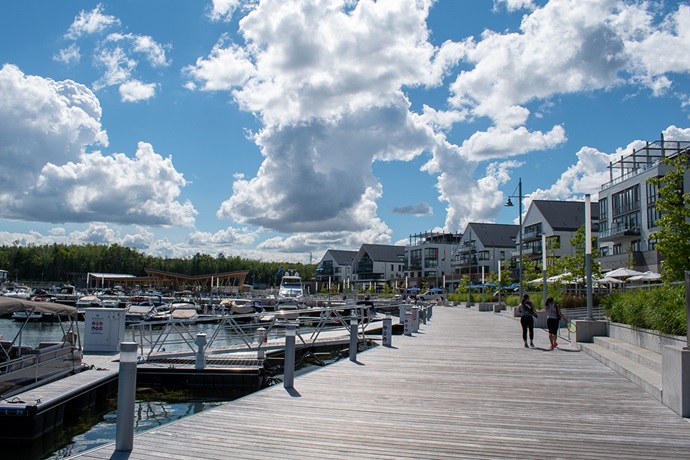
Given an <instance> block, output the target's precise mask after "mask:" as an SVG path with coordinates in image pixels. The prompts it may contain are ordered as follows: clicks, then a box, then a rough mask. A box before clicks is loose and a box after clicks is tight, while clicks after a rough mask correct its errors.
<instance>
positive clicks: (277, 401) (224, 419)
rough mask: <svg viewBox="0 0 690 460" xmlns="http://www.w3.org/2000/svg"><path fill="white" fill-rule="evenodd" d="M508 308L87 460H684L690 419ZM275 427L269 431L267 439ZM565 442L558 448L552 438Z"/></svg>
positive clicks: (470, 314) (442, 320)
mask: <svg viewBox="0 0 690 460" xmlns="http://www.w3.org/2000/svg"><path fill="white" fill-rule="evenodd" d="M519 334H520V332H519V325H518V324H517V322H516V321H515V319H514V318H513V317H512V315H506V314H493V313H488V312H479V311H478V310H476V309H470V308H458V307H445V308H435V309H434V315H433V317H432V319H431V321H430V322H429V323H428V324H427V325H425V326H420V330H419V333H417V334H414V335H412V336H405V335H402V336H395V338H394V341H393V344H392V346H391V347H381V346H379V347H374V348H371V349H369V350H367V351H366V352H363V353H360V354H358V355H357V360H356V362H352V361H347V360H343V361H340V362H337V363H335V364H332V365H330V366H328V367H326V368H323V369H320V370H317V371H316V372H311V373H308V374H305V375H302V376H299V377H298V378H297V379H296V380H295V384H294V388H293V389H292V390H287V389H285V388H283V387H282V386H271V387H269V388H266V389H263V390H261V391H258V392H255V393H253V394H251V395H248V396H246V397H243V398H240V399H238V400H236V401H233V402H231V403H228V404H224V405H222V406H219V407H216V408H213V409H211V410H209V411H205V412H203V413H201V414H197V415H195V416H193V417H187V418H185V419H181V420H178V421H176V422H173V423H171V424H168V425H166V426H163V427H160V428H156V429H153V430H150V431H147V432H145V433H142V434H139V435H137V436H136V437H135V438H134V448H133V450H132V451H131V452H116V451H115V449H114V445H113V444H110V445H107V446H103V447H100V448H98V449H94V450H92V451H89V452H85V453H81V454H79V455H77V456H75V457H74V458H79V459H125V458H126V459H132V460H135V459H151V458H167V459H185V458H190V457H194V458H200V459H211V458H214V459H215V458H334V459H335V458H344V457H351V456H353V455H356V456H357V458H578V459H579V458H620V459H624V458H625V459H631V458H650V459H651V458H655V459H658V458H673V459H677V458H685V457H687V452H688V451H689V450H688V449H690V424H688V422H687V421H686V420H685V419H683V418H682V417H679V416H678V415H676V414H675V413H673V412H672V411H671V410H669V409H668V408H667V407H665V406H664V405H662V404H661V403H660V402H659V401H657V400H656V399H654V398H653V397H652V396H650V395H649V394H647V393H646V392H644V391H643V390H641V389H640V388H639V387H637V386H636V385H634V384H633V383H631V382H630V381H629V380H627V379H626V378H624V377H622V376H621V375H619V374H618V373H616V372H615V371H613V370H611V369H610V368H608V367H607V366H605V365H604V364H602V363H600V362H598V361H596V360H594V359H592V358H591V357H589V356H588V355H586V354H585V353H581V352H579V351H578V350H577V349H576V348H574V347H571V346H569V345H568V344H567V343H566V342H564V343H563V344H561V346H560V347H559V349H557V350H553V351H550V350H549V349H548V336H547V334H546V331H544V330H537V331H536V337H535V342H536V344H537V348H536V349H524V348H523V347H522V342H521V340H520V337H519ZM269 434H270V435H269ZM554 439H557V442H556V441H554Z"/></svg>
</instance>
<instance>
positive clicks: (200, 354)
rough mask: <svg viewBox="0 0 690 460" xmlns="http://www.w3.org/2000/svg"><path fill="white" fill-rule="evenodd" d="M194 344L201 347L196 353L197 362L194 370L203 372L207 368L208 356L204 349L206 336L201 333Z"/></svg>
mask: <svg viewBox="0 0 690 460" xmlns="http://www.w3.org/2000/svg"><path fill="white" fill-rule="evenodd" d="M194 344H195V345H196V346H197V347H199V349H198V350H197V352H196V361H195V362H194V369H196V370H202V369H205V368H206V356H205V355H204V347H205V346H206V334H204V333H203V332H199V333H198V334H197V335H196V340H195V341H194Z"/></svg>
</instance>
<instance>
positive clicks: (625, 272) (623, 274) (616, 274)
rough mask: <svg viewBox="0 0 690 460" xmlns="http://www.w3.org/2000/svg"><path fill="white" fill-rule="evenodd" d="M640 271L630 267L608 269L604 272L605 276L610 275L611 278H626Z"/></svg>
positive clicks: (638, 273) (639, 273)
mask: <svg viewBox="0 0 690 460" xmlns="http://www.w3.org/2000/svg"><path fill="white" fill-rule="evenodd" d="M641 274H642V272H638V271H637V270H631V269H630V268H625V267H623V268H617V269H615V270H613V271H610V272H608V273H605V275H606V276H609V277H612V278H627V277H628V276H637V275H641Z"/></svg>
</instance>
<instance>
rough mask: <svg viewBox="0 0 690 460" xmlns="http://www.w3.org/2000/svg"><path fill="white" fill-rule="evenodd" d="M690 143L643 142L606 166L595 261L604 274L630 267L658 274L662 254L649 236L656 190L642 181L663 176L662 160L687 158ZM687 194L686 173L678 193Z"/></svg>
mask: <svg viewBox="0 0 690 460" xmlns="http://www.w3.org/2000/svg"><path fill="white" fill-rule="evenodd" d="M688 148H690V141H665V140H664V138H663V135H662V136H661V140H659V141H656V142H652V143H649V142H648V143H647V144H646V145H645V146H644V147H641V148H638V149H634V150H633V151H632V153H630V154H628V155H623V156H621V159H620V160H619V161H616V162H611V163H610V164H609V178H610V180H609V181H608V182H606V183H605V184H602V186H601V191H600V192H599V207H600V209H601V226H600V234H599V250H600V252H601V258H600V259H599V263H600V264H601V269H602V270H603V271H606V270H612V269H616V268H619V267H629V268H632V269H634V270H637V271H641V272H645V271H653V272H656V273H660V269H661V255H660V254H659V251H658V250H657V249H656V246H655V245H656V240H654V239H653V238H651V235H652V234H653V233H654V232H655V231H656V230H658V227H657V225H656V221H657V219H659V217H661V216H660V214H659V211H657V209H656V201H657V199H658V197H659V196H658V189H657V187H656V186H654V185H652V184H650V183H648V182H647V180H648V179H650V178H652V177H662V176H664V175H665V174H666V173H667V172H668V171H669V169H670V167H668V166H666V165H664V164H663V162H662V160H663V159H664V158H665V157H669V158H672V157H675V156H677V155H679V154H687V153H688ZM688 190H690V174H688V172H686V173H685V176H684V180H683V191H684V192H687V191H688Z"/></svg>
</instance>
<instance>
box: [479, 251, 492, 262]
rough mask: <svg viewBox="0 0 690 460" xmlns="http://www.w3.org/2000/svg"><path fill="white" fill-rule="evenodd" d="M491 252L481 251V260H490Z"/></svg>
mask: <svg viewBox="0 0 690 460" xmlns="http://www.w3.org/2000/svg"><path fill="white" fill-rule="evenodd" d="M490 259H491V254H489V251H479V260H490Z"/></svg>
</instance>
